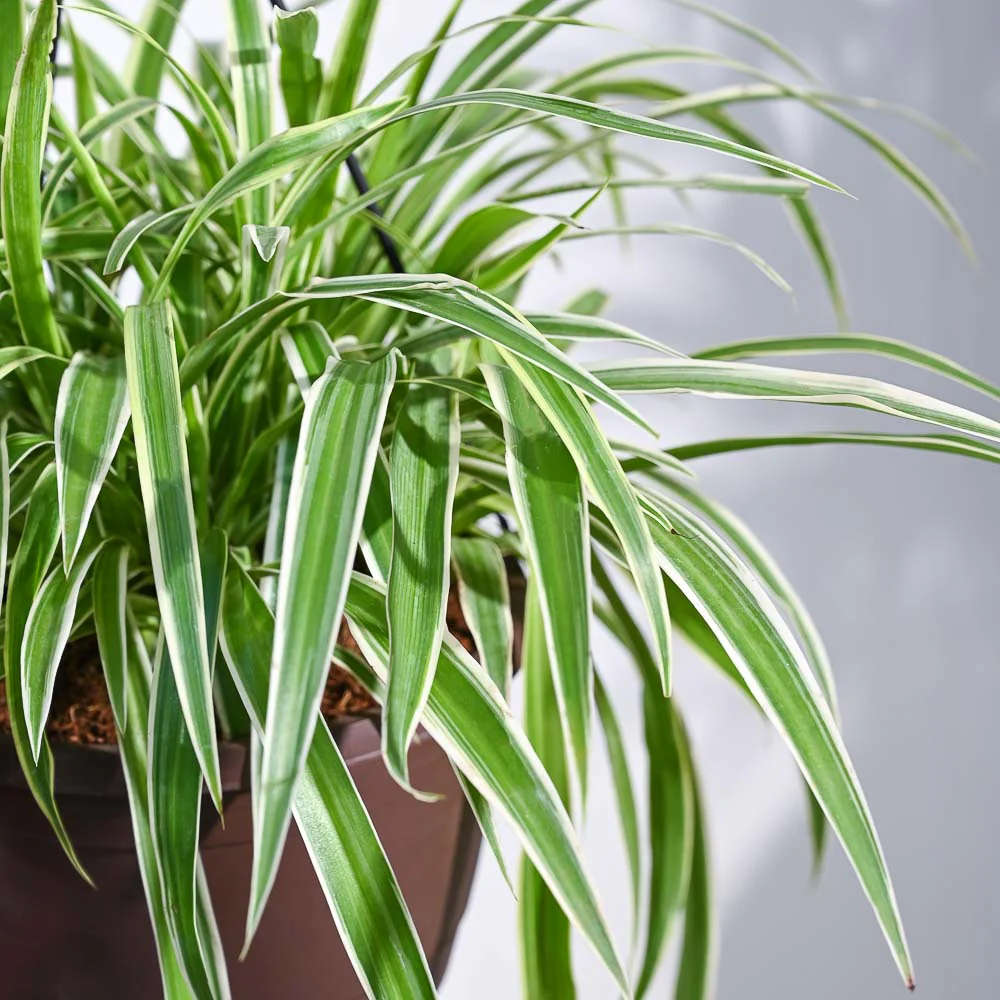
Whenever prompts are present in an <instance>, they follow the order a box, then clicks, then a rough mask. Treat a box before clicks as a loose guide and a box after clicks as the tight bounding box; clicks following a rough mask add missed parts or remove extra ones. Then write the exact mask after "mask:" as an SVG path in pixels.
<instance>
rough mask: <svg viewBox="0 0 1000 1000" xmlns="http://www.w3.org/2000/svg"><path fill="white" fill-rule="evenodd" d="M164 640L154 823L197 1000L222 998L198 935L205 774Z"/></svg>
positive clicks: (156, 718) (153, 702) (169, 909)
mask: <svg viewBox="0 0 1000 1000" xmlns="http://www.w3.org/2000/svg"><path fill="white" fill-rule="evenodd" d="M174 674H175V671H174V670H173V668H172V667H171V664H170V652H169V650H168V649H167V645H166V643H165V642H164V641H163V640H162V639H161V641H160V644H159V647H158V649H157V663H156V667H155V670H154V673H153V683H152V695H151V698H150V706H149V824H150V831H151V834H152V839H153V848H154V851H155V853H156V861H157V866H158V869H159V873H160V879H161V882H162V887H163V898H164V903H165V911H166V915H167V923H168V925H169V927H170V935H171V939H172V940H173V943H174V947H175V948H176V950H177V957H178V959H179V960H180V964H181V968H182V969H183V970H184V976H185V978H186V979H187V982H188V985H189V986H190V987H191V991H192V993H193V994H194V996H195V998H196V1000H221V998H222V997H223V996H225V995H227V994H228V988H227V987H225V986H224V985H222V983H220V979H219V972H222V974H223V975H224V970H211V969H209V968H208V966H207V965H206V962H205V953H204V951H203V947H202V942H201V941H200V939H199V934H198V904H197V867H198V836H199V832H200V828H201V789H202V776H201V769H200V767H199V764H198V758H197V756H196V754H195V752H194V746H193V744H192V742H191V737H190V735H189V734H188V730H187V726H186V724H185V722H184V714H183V712H182V710H181V702H180V696H179V694H178V690H177V684H176V682H175V680H174Z"/></svg>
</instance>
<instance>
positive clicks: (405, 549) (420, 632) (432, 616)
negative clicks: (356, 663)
mask: <svg viewBox="0 0 1000 1000" xmlns="http://www.w3.org/2000/svg"><path fill="white" fill-rule="evenodd" d="M458 445H459V423H458V397H457V396H455V395H454V394H453V393H450V392H448V391H447V390H445V389H441V388H439V387H438V386H431V385H423V384H414V385H411V386H410V387H409V389H408V390H407V393H406V397H405V399H404V401H403V406H402V409H401V410H400V412H399V414H398V415H397V417H396V428H395V431H394V433H393V437H392V451H391V453H390V457H389V475H390V482H391V490H392V513H393V531H392V562H391V564H390V568H389V590H388V597H387V607H388V614H389V688H388V692H387V695H386V701H385V713H384V719H383V725H382V753H383V755H384V757H385V760H386V766H387V767H388V768H389V773H390V774H392V776H393V777H394V778H395V779H396V780H397V781H398V782H399V783H400V784H402V785H403V786H404V787H409V768H408V766H407V760H406V754H407V750H408V749H409V745H410V741H411V740H412V739H413V734H414V733H415V732H416V729H417V725H418V723H419V721H420V715H421V712H422V711H423V707H424V705H425V704H426V702H427V694H428V692H429V691H430V688H431V684H432V683H433V680H434V667H435V666H436V664H437V661H438V656H439V652H440V648H441V637H442V635H443V633H444V629H445V609H446V606H447V603H448V586H449V573H448V564H449V561H450V557H451V511H452V504H453V502H454V499H455V486H456V484H457V482H458Z"/></svg>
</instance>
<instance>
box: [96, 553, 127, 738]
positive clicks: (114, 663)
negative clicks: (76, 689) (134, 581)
mask: <svg viewBox="0 0 1000 1000" xmlns="http://www.w3.org/2000/svg"><path fill="white" fill-rule="evenodd" d="M128 560H129V551H128V546H127V545H125V544H123V543H118V544H109V545H105V546H104V547H103V548H102V549H101V551H100V553H99V554H98V556H97V559H96V561H95V562H94V574H93V582H92V585H91V593H92V599H93V602H94V630H95V631H96V632H97V645H98V648H99V649H100V651H101V665H102V666H103V668H104V682H105V684H107V688H108V698H109V699H110V701H111V710H112V712H114V716H115V725H116V726H117V728H118V732H119V733H125V732H127V731H128V702H129V698H128V670H129V666H128V656H129V653H128V648H129V647H128V643H129V637H128V622H127V616H126V612H127V610H128V601H127V599H128Z"/></svg>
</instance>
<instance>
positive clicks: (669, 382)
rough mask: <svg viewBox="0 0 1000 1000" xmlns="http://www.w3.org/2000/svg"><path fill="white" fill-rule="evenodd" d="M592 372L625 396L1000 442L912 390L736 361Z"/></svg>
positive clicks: (982, 426)
mask: <svg viewBox="0 0 1000 1000" xmlns="http://www.w3.org/2000/svg"><path fill="white" fill-rule="evenodd" d="M592 372H593V374H595V375H596V376H597V377H598V378H600V379H601V381H602V382H604V383H605V384H606V385H608V386H610V387H611V388H612V389H615V390H618V391H620V392H695V393H699V394H702V395H709V396H728V397H733V398H737V397H748V398H760V399H784V400H790V401H792V402H801V403H826V404H834V405H838V406H856V407H860V408H861V409H866V410H875V411H877V412H879V413H887V414H890V415H891V416H897V417H909V418H910V419H912V420H921V421H924V422H925V423H930V424H939V425H941V426H943V427H950V428H952V429H953V430H958V431H964V432H965V433H967V434H975V435H977V436H978V437H984V438H988V439H991V440H993V441H1000V423H997V422H996V421H995V420H990V419H989V418H988V417H983V416H980V415H979V414H977V413H973V412H972V411H971V410H966V409H963V408H962V407H960V406H955V405H954V404H952V403H946V402H944V401H942V400H939V399H935V398H933V397H932V396H925V395H924V394H923V393H919V392H914V391H913V390H912V389H903V388H901V387H900V386H896V385H891V384H890V383H888V382H879V381H877V380H876V379H870V378H861V377H859V376H856V375H828V374H825V373H822V372H810V371H799V370H796V369H792V368H771V367H769V366H765V365H751V364H742V363H740V362H736V361H697V360H690V361H685V360H681V359H673V358H671V359H664V360H662V361H661V360H656V361H648V362H640V363H638V364H636V363H635V362H629V361H626V362H621V363H613V364H610V365H605V366H601V367H599V368H594V369H592Z"/></svg>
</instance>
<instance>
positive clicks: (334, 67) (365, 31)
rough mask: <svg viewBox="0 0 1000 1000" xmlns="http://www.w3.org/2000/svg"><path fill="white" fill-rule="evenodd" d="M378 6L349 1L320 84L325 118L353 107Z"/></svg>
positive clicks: (374, 0)
mask: <svg viewBox="0 0 1000 1000" xmlns="http://www.w3.org/2000/svg"><path fill="white" fill-rule="evenodd" d="M378 6H379V0H351V3H350V6H349V8H348V10H347V12H346V13H345V15H344V20H343V23H342V25H341V28H340V34H339V35H338V36H337V45H336V48H335V49H334V52H333V58H332V60H331V64H330V73H329V74H328V76H327V79H326V81H325V82H324V84H323V92H322V98H321V102H320V110H321V112H322V113H323V114H324V115H339V114H343V113H344V112H346V111H348V110H349V109H350V108H352V107H354V104H355V98H356V96H357V89H358V83H359V82H360V80H361V74H362V73H363V72H364V68H365V60H366V57H367V55H368V47H369V43H370V41H371V36H372V29H373V28H374V27H375V21H376V19H377V15H378Z"/></svg>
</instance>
